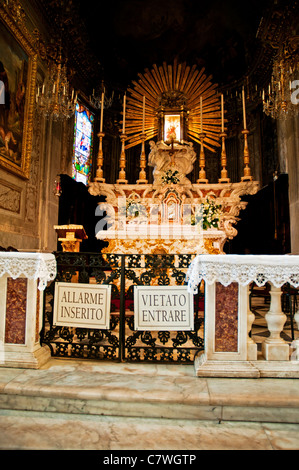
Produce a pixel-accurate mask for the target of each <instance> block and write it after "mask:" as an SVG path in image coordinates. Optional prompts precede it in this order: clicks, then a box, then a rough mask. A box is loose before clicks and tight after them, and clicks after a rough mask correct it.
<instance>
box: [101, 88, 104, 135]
mask: <svg viewBox="0 0 299 470" xmlns="http://www.w3.org/2000/svg"><path fill="white" fill-rule="evenodd" d="M103 112H104V92H103V93H102V101H101V126H100V132H103Z"/></svg>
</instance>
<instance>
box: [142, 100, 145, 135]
mask: <svg viewBox="0 0 299 470" xmlns="http://www.w3.org/2000/svg"><path fill="white" fill-rule="evenodd" d="M144 121H145V96H144V97H143V111H142V134H144Z"/></svg>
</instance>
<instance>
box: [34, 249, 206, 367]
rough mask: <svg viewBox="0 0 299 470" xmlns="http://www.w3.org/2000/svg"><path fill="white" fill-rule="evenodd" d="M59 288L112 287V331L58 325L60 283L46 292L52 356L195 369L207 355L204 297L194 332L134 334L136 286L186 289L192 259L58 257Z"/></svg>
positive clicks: (44, 336)
mask: <svg viewBox="0 0 299 470" xmlns="http://www.w3.org/2000/svg"><path fill="white" fill-rule="evenodd" d="M55 256H56V260H57V277H56V281H59V282H79V283H88V284H90V283H97V284H111V286H112V288H111V289H112V291H111V292H112V293H111V315H110V329H109V330H105V329H101V330H98V329H85V328H74V327H72V328H70V327H66V326H55V325H53V304H54V290H55V289H54V287H55V281H54V282H53V283H52V284H51V285H49V286H48V287H47V289H46V290H45V300H44V322H43V329H42V333H41V342H42V344H47V345H48V346H49V347H50V349H51V353H52V355H53V356H56V357H72V358H85V359H99V360H101V359H102V360H103V359H106V360H107V359H110V360H115V361H129V362H131V361H132V362H133V361H138V362H140V361H145V362H148V361H151V362H176V363H191V362H193V360H194V356H195V354H196V353H197V352H198V351H201V350H203V349H204V341H203V337H204V335H203V326H204V312H203V294H201V293H199V294H197V295H196V296H194V330H193V331H135V330H134V295H133V292H134V286H136V285H148V286H150V285H152V286H154V285H156V286H167V285H184V284H185V282H186V281H185V279H186V272H187V269H188V266H189V264H190V262H191V260H192V255H140V254H136V255H123V254H120V255H115V254H106V255H102V254H99V253H70V252H56V253H55Z"/></svg>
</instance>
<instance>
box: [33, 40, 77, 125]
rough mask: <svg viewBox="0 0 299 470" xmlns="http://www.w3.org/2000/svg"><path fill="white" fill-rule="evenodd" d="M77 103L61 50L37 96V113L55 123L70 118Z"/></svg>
mask: <svg viewBox="0 0 299 470" xmlns="http://www.w3.org/2000/svg"><path fill="white" fill-rule="evenodd" d="M76 103H77V93H76V94H75V93H74V90H72V92H71V91H70V85H69V82H68V79H67V69H66V65H65V64H64V63H63V61H62V54H61V48H60V52H59V55H58V59H57V60H52V63H51V64H50V69H49V75H48V79H47V80H46V81H45V82H44V84H43V85H42V87H41V89H40V87H38V90H37V94H36V104H37V111H38V112H39V113H40V114H42V115H44V116H45V117H46V118H52V119H53V120H54V121H59V120H64V119H68V118H70V117H71V116H72V115H73V114H74V112H75V107H76Z"/></svg>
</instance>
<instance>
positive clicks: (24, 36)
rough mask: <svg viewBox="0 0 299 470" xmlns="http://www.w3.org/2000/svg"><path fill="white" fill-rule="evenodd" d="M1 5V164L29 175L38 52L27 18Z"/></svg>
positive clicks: (19, 174) (14, 171)
mask: <svg viewBox="0 0 299 470" xmlns="http://www.w3.org/2000/svg"><path fill="white" fill-rule="evenodd" d="M13 12H14V10H13V9H9V7H8V6H6V5H3V6H0V80H1V82H2V84H3V86H4V104H1V105H0V165H1V166H2V167H3V168H5V169H6V170H8V171H10V172H12V173H14V174H16V175H18V176H20V177H22V178H26V179H28V178H29V172H30V157H31V149H32V132H33V125H32V124H33V113H34V97H35V80H36V70H37V54H36V52H35V50H34V48H33V46H32V43H31V37H30V34H29V32H28V30H27V29H26V27H25V25H24V22H23V20H22V19H20V18H19V17H18V16H13Z"/></svg>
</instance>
